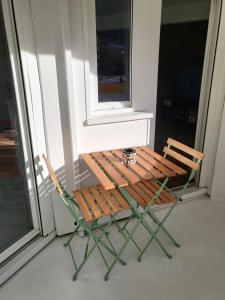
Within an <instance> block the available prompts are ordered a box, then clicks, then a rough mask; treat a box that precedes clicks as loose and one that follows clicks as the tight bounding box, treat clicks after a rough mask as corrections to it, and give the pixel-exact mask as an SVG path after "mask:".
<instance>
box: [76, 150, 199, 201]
mask: <svg viewBox="0 0 225 300" xmlns="http://www.w3.org/2000/svg"><path fill="white" fill-rule="evenodd" d="M136 151H137V155H136V163H135V164H132V165H128V166H125V165H123V163H122V149H112V150H105V151H100V152H92V153H88V154H87V153H86V154H81V157H82V158H83V160H84V161H85V162H86V164H87V165H88V166H89V168H90V169H91V170H92V172H93V173H94V175H95V176H96V177H97V179H98V180H99V182H100V184H101V185H102V186H103V188H104V189H105V190H113V189H115V187H117V186H120V187H122V186H128V184H131V185H133V184H136V183H138V182H141V181H143V180H152V179H161V178H164V177H166V176H168V177H172V176H176V175H184V174H186V173H187V172H186V171H185V170H184V169H182V168H181V167H179V166H177V165H176V164H175V163H173V162H171V161H169V160H168V159H166V158H164V157H162V156H161V155H159V154H158V153H156V152H154V151H153V150H152V149H151V148H148V147H146V146H141V147H137V148H136ZM193 163H194V162H193ZM104 196H105V195H104ZM111 196H112V195H111ZM107 197H109V196H107ZM110 198H111V197H110ZM112 199H113V196H112ZM113 205H114V207H115V203H114V204H113Z"/></svg>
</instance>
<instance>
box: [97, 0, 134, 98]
mask: <svg viewBox="0 0 225 300" xmlns="http://www.w3.org/2000/svg"><path fill="white" fill-rule="evenodd" d="M95 7H96V34H97V68H98V101H99V102H112V101H129V100H130V54H131V49H130V48H131V47H130V45H131V38H130V36H131V24H132V20H131V18H132V1H131V0H117V1H107V0H96V1H95Z"/></svg>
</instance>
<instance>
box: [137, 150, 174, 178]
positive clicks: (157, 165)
mask: <svg viewBox="0 0 225 300" xmlns="http://www.w3.org/2000/svg"><path fill="white" fill-rule="evenodd" d="M137 153H138V154H139V155H140V156H141V157H142V158H144V159H145V160H147V161H148V162H150V164H152V165H153V166H154V167H155V168H156V169H158V170H159V171H160V172H162V173H163V174H165V175H166V176H168V177H172V176H175V175H176V172H175V171H173V170H170V169H168V168H167V167H166V166H164V165H162V164H161V163H160V162H158V161H157V160H155V159H154V158H153V157H152V156H151V155H150V154H149V153H147V152H145V151H144V150H142V147H140V148H137Z"/></svg>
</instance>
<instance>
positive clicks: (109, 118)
mask: <svg viewBox="0 0 225 300" xmlns="http://www.w3.org/2000/svg"><path fill="white" fill-rule="evenodd" d="M153 117H154V114H153V113H151V112H148V111H135V112H134V111H133V112H128V113H119V114H116V115H115V114H111V115H99V116H94V117H91V118H90V119H87V120H86V121H85V122H84V126H92V125H99V124H108V123H120V122H128V121H135V120H145V119H152V118H153Z"/></svg>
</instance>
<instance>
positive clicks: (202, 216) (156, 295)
mask: <svg viewBox="0 0 225 300" xmlns="http://www.w3.org/2000/svg"><path fill="white" fill-rule="evenodd" d="M165 211H166V209H162V210H159V211H158V212H157V214H158V215H159V216H160V215H163V214H164V213H165ZM166 225H167V228H168V229H169V230H170V231H171V232H172V233H173V235H174V237H176V239H177V240H178V241H179V242H180V243H181V244H182V247H181V248H179V249H177V248H175V247H173V245H172V244H171V243H170V241H168V240H167V238H166V237H165V236H164V235H163V233H160V234H159V237H160V238H161V240H162V241H163V242H164V244H165V245H167V246H168V250H169V251H170V252H171V254H172V255H173V259H172V260H169V259H168V258H166V257H165V256H164V254H163V253H162V251H161V250H160V249H159V248H158V245H157V244H156V243H155V242H154V243H153V244H152V245H151V247H150V248H149V249H148V251H147V252H146V254H145V255H144V257H143V260H142V262H141V263H138V262H137V260H136V257H137V251H136V248H134V246H133V245H132V244H130V247H128V248H127V249H126V251H125V252H124V255H123V257H124V259H125V260H126V261H127V262H128V265H127V266H126V267H123V266H121V265H119V264H117V265H116V267H115V268H114V270H113V272H112V273H111V277H110V280H109V281H108V282H104V281H103V276H104V273H105V266H104V264H103V262H102V260H101V258H100V256H99V254H98V252H97V251H96V252H94V254H93V256H92V257H91V259H90V261H89V263H87V265H86V267H85V268H84V269H83V270H82V272H81V274H80V276H79V278H78V280H77V281H76V282H73V281H72V279H71V278H72V274H73V272H74V268H73V265H72V261H71V257H70V254H69V250H68V249H65V248H64V247H63V246H62V243H63V242H64V241H65V240H66V238H67V237H62V238H57V239H55V240H54V241H53V242H52V243H51V244H50V245H49V246H47V247H46V248H45V249H44V250H43V251H41V252H40V253H39V254H38V255H37V256H36V257H35V258H34V259H33V260H32V261H30V262H29V263H28V264H27V265H25V267H23V268H22V269H21V270H20V271H19V272H17V273H16V274H15V275H14V276H13V277H12V278H11V279H10V280H8V281H7V282H6V283H5V284H4V285H3V286H2V287H1V289H0V299H1V300H9V299H10V300H31V299H32V300H40V299H41V300H49V299H54V300H57V299H60V300H61V299H79V300H86V299H87V300H89V299H99V300H103V299H107V300H111V299H112V300H115V299H129V300H133V299H139V300H145V299H146V300H149V299H152V300H159V299H160V300H161V299H165V300H170V299H171V300H172V299H173V300H186V299H188V300H190V299H192V300H195V299H196V300H198V299H204V300H207V299H209V300H211V299H217V300H220V299H221V300H223V299H224V298H225V234H224V228H225V201H224V202H222V201H216V200H212V199H211V200H210V199H209V198H207V197H202V198H199V199H195V200H191V201H187V202H185V203H183V204H182V205H179V206H177V208H176V209H175V210H174V212H173V214H172V215H171V216H170V217H169V219H168V221H167V223H166ZM110 231H111V232H112V237H113V238H112V239H113V240H114V243H115V244H116V245H117V246H119V245H120V243H121V242H122V240H121V238H120V237H119V235H118V232H117V231H116V228H115V227H114V226H112V228H111V230H110ZM136 237H137V240H138V241H139V244H140V245H142V246H143V245H144V242H145V241H146V238H147V235H146V232H145V230H144V229H143V228H142V227H140V228H139V229H138V231H137V234H136ZM85 240H86V238H82V239H79V238H78V237H76V238H75V240H74V241H73V243H72V244H73V247H74V249H75V251H76V253H78V255H79V253H83V247H84V244H85Z"/></svg>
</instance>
